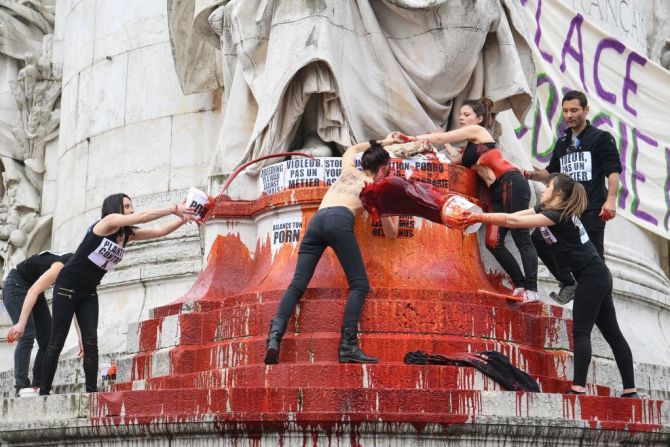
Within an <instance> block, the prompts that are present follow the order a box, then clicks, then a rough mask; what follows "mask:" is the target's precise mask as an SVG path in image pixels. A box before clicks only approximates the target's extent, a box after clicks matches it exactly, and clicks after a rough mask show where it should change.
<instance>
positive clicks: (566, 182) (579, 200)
mask: <svg viewBox="0 0 670 447" xmlns="http://www.w3.org/2000/svg"><path fill="white" fill-rule="evenodd" d="M552 182H553V185H554V195H553V197H552V199H553V198H554V197H559V199H560V201H559V203H558V204H557V205H554V206H551V207H548V208H550V209H556V210H561V217H560V220H561V221H562V220H564V219H566V218H569V217H572V216H577V217H579V216H581V215H582V213H583V212H584V210H585V209H586V206H587V205H588V204H589V197H588V195H587V194H586V189H584V186H582V184H581V183H579V182H578V181H575V180H573V179H572V177H570V176H569V175H565V174H562V173H558V172H557V173H554V174H551V175H550V176H549V178H548V179H547V184H551V183H552Z"/></svg>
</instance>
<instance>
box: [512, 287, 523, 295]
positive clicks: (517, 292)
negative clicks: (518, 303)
mask: <svg viewBox="0 0 670 447" xmlns="http://www.w3.org/2000/svg"><path fill="white" fill-rule="evenodd" d="M525 292H526V289H524V288H523V287H517V288H516V289H514V290H513V291H512V296H517V297H519V296H523V294H524V293H525Z"/></svg>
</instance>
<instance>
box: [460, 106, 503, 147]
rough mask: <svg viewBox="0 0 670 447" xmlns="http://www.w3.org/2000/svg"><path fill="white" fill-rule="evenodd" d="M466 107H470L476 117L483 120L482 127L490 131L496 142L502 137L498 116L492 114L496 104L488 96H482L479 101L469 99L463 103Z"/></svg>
mask: <svg viewBox="0 0 670 447" xmlns="http://www.w3.org/2000/svg"><path fill="white" fill-rule="evenodd" d="M463 105H464V106H470V108H471V109H472V111H473V112H475V115H476V116H477V117H478V118H479V117H481V118H482V122H481V123H480V126H482V127H484V128H485V129H486V130H488V131H489V133H490V134H491V136H492V137H493V139H494V140H496V141H497V140H498V138H499V137H500V135H502V126H501V125H500V123H499V122H497V121H496V114H495V113H494V112H492V110H493V107H494V105H495V104H494V102H493V100H492V99H491V98H489V97H488V96H482V97H481V98H479V99H468V100H466V101H464V102H463Z"/></svg>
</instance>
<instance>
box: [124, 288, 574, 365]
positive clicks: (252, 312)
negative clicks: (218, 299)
mask: <svg viewBox="0 0 670 447" xmlns="http://www.w3.org/2000/svg"><path fill="white" fill-rule="evenodd" d="M343 305H344V300H339V299H338V300H320V301H318V302H316V301H305V302H302V303H301V304H300V308H299V309H298V310H297V311H296V312H297V313H298V317H297V318H292V319H291V321H290V323H289V326H288V329H287V331H288V332H289V333H291V332H300V333H303V334H306V333H310V332H325V331H329V332H339V329H340V326H341V318H342V317H341V315H342V310H343ZM365 306H366V307H365V311H364V313H363V317H362V319H361V325H360V326H361V330H362V331H363V332H366V333H375V332H383V333H407V334H408V335H409V334H432V335H434V336H461V337H483V338H487V339H495V340H500V341H508V342H514V343H519V344H525V345H529V346H535V347H538V348H547V349H570V341H569V338H568V334H569V333H570V332H571V324H572V323H571V321H570V320H567V319H564V318H557V317H553V316H539V315H533V314H529V313H525V312H519V311H518V310H516V309H513V308H510V307H493V306H484V305H477V304H463V303H460V304H459V303H450V302H443V301H440V300H430V301H428V300H426V301H422V302H418V303H407V302H405V301H404V300H370V301H367V302H366V305H365ZM276 307H277V305H276V303H261V304H255V305H249V306H248V307H244V308H242V307H236V308H230V309H228V308H225V309H221V310H212V311H208V312H204V313H201V312H193V313H188V314H178V315H170V316H167V317H161V318H154V319H150V320H145V321H142V322H140V323H138V324H137V326H131V327H130V328H129V330H128V351H129V352H142V351H152V350H155V349H160V348H166V347H170V346H177V345H198V344H203V343H209V342H213V341H220V340H226V339H235V338H240V337H254V336H264V335H266V334H267V330H268V322H269V321H270V320H271V319H272V317H273V315H274V313H275V311H276Z"/></svg>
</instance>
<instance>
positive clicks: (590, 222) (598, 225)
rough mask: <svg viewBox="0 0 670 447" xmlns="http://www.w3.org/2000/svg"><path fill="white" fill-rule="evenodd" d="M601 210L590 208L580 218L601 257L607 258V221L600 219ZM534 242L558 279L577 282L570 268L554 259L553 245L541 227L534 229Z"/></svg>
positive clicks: (546, 264) (566, 282)
mask: <svg viewBox="0 0 670 447" xmlns="http://www.w3.org/2000/svg"><path fill="white" fill-rule="evenodd" d="M598 214H600V210H589V211H585V212H584V213H583V214H582V216H581V217H580V218H579V220H581V221H582V225H584V229H585V230H586V234H588V235H589V239H590V240H591V242H593V245H595V246H596V251H597V252H598V255H600V259H602V260H603V261H604V260H605V222H603V221H602V220H600V216H599V215H598ZM532 239H533V244H534V245H535V250H536V251H537V255H538V256H539V258H540V259H541V260H542V262H543V263H544V265H545V266H546V267H547V269H548V270H549V272H550V273H551V274H552V275H553V276H554V278H556V280H557V281H560V282H561V283H563V284H564V285H572V284H574V283H575V279H574V277H573V276H572V273H571V272H570V270H569V269H566V268H564V267H559V266H558V264H556V261H555V260H554V257H553V255H552V253H551V247H549V245H548V244H547V243H546V242H545V240H544V238H543V237H542V233H540V230H539V229H536V230H535V231H533V234H532Z"/></svg>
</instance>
